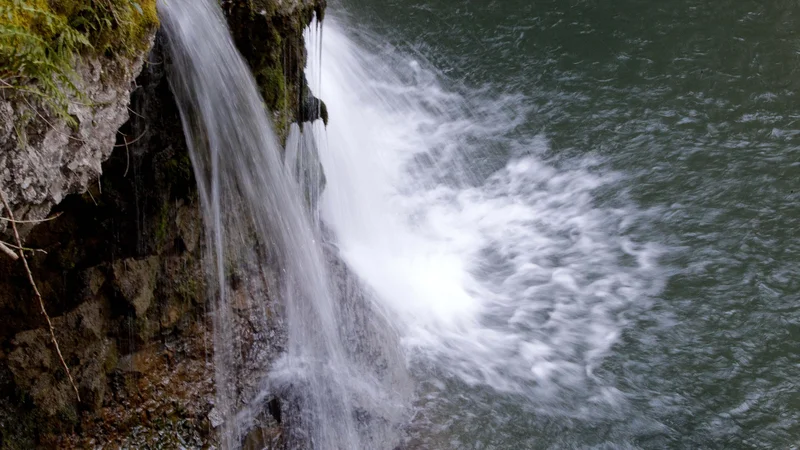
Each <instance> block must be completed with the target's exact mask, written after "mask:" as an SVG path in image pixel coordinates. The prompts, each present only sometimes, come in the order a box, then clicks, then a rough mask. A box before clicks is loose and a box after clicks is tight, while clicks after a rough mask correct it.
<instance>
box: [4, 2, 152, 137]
mask: <svg viewBox="0 0 800 450" xmlns="http://www.w3.org/2000/svg"><path fill="white" fill-rule="evenodd" d="M157 26H158V15H157V12H156V0H0V84H2V85H3V88H5V89H8V88H11V89H12V91H16V92H24V93H27V94H31V95H32V96H33V98H34V99H35V100H40V101H42V102H43V103H44V104H45V105H47V106H49V107H50V109H51V110H52V111H53V112H54V113H56V114H57V115H59V116H61V117H62V118H64V119H65V120H67V121H68V122H71V121H70V117H69V115H68V114H67V113H66V107H67V102H68V100H67V99H68V98H69V97H70V96H74V97H78V98H81V93H80V91H79V89H77V87H76V86H75V84H74V82H75V73H74V64H75V58H76V57H78V56H105V57H109V58H116V57H118V56H122V57H133V56H136V55H138V54H141V53H142V52H144V51H146V50H147V49H148V47H149V36H150V35H151V34H152V32H153V30H154V29H155V28H156V27H157Z"/></svg>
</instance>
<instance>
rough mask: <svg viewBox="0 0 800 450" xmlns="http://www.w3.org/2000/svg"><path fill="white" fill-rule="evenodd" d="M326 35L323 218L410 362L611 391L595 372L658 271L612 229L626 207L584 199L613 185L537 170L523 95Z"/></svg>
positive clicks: (599, 395)
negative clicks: (462, 81) (446, 77)
mask: <svg viewBox="0 0 800 450" xmlns="http://www.w3.org/2000/svg"><path fill="white" fill-rule="evenodd" d="M326 26H327V27H328V29H326V34H325V41H324V42H323V47H324V50H323V52H324V57H323V67H322V71H323V73H324V76H323V77H322V84H323V87H322V90H323V92H325V101H326V103H327V105H328V109H329V111H330V116H331V122H330V126H329V128H328V143H327V150H324V151H323V152H322V160H323V165H324V167H325V173H326V176H327V179H328V188H327V191H326V192H325V194H324V196H323V197H324V198H323V216H324V218H325V220H326V222H327V223H328V225H329V226H330V227H331V228H332V229H333V230H334V231H335V233H336V236H337V242H338V245H339V249H340V252H341V254H342V255H343V257H344V258H345V260H346V261H347V262H348V264H350V265H351V267H352V268H353V269H354V270H355V272H356V273H358V274H359V276H360V277H362V279H363V280H364V281H365V283H367V284H368V285H369V286H370V287H371V288H372V289H373V290H374V291H375V292H376V293H377V300H376V301H378V302H380V305H379V306H380V307H381V309H382V310H384V311H386V313H387V314H389V315H390V316H391V317H392V318H393V319H394V320H395V321H396V322H397V323H399V326H400V328H401V329H402V330H403V335H404V341H403V342H404V345H405V346H406V350H407V354H408V357H409V360H410V361H411V362H412V363H413V362H424V363H425V364H432V365H434V366H435V367H437V368H438V370H440V371H441V372H442V373H445V374H447V375H448V376H452V377H456V378H457V379H459V380H461V381H462V382H464V383H467V384H470V385H486V386H489V387H491V388H493V389H495V390H498V391H503V392H509V393H513V394H520V395H523V396H525V397H526V398H528V399H529V400H530V401H532V402H536V401H542V399H543V398H544V397H546V396H549V395H557V394H559V393H561V392H563V390H564V389H567V390H569V391H571V392H582V393H583V394H581V395H582V396H583V397H585V398H587V399H588V398H594V399H601V400H602V399H607V398H609V397H610V396H613V395H614V394H613V393H614V392H616V391H614V390H613V389H611V390H610V389H608V388H604V387H602V382H601V381H599V380H597V378H596V376H594V375H593V373H594V370H595V368H596V367H597V365H598V364H600V363H601V362H602V359H603V358H604V357H605V356H606V355H607V354H608V352H609V351H610V349H611V348H612V347H613V345H614V343H615V342H616V341H617V340H618V338H619V335H620V333H621V332H622V330H623V329H624V328H625V326H626V322H625V319H624V314H623V313H624V312H625V311H629V310H631V309H632V308H633V309H635V307H636V305H637V303H639V302H645V301H646V298H647V296H648V295H649V294H652V293H653V292H654V291H655V290H657V289H658V288H659V286H660V282H661V281H660V280H661V277H662V275H661V274H660V272H659V270H658V267H657V264H656V262H655V261H656V260H657V257H658V254H659V251H658V249H657V247H656V246H654V245H651V244H647V243H636V242H635V240H632V239H631V237H630V236H627V235H626V234H625V233H624V232H623V231H624V230H625V229H626V227H629V226H630V224H631V223H635V222H636V221H638V220H640V219H641V217H640V216H641V215H640V213H639V212H638V211H637V210H636V209H635V208H633V207H616V208H603V207H599V206H597V204H596V203H597V202H596V198H595V197H596V195H595V191H596V190H597V189H598V188H600V187H604V186H609V185H613V183H615V182H616V181H617V180H618V177H619V175H617V174H613V173H602V171H598V170H595V169H594V168H593V167H594V166H590V163H593V162H581V161H573V162H567V163H563V164H559V165H558V166H557V165H554V164H552V163H550V162H548V161H547V160H545V159H544V158H543V156H542V155H543V154H544V153H546V151H547V149H548V148H549V143H548V142H547V138H546V136H544V135H541V134H536V133H532V134H531V135H525V134H524V133H520V132H519V130H518V129H519V127H521V126H524V123H525V117H526V114H527V109H526V108H525V101H524V100H525V99H524V98H521V97H520V96H513V95H506V96H499V95H498V96H494V97H493V96H492V95H491V93H486V92H481V93H479V94H475V95H480V98H470V95H461V94H457V93H454V92H448V91H447V90H446V89H445V88H443V86H442V85H441V84H440V83H439V82H438V81H437V80H438V79H439V78H440V77H439V76H438V74H437V73H435V72H434V71H433V70H432V69H431V68H430V67H429V65H428V64H427V63H426V62H425V61H423V60H420V58H419V57H418V56H417V55H415V57H414V58H411V57H407V56H405V55H403V54H402V53H401V52H399V51H397V50H396V49H387V48H385V47H384V46H383V45H382V44H381V43H380V41H378V40H374V39H371V38H370V37H369V36H368V35H367V34H362V33H360V35H361V36H366V37H362V38H361V40H360V42H359V43H358V44H356V43H354V42H353V41H351V40H349V39H348V38H347V37H346V36H345V35H344V34H343V32H342V31H341V27H340V26H339V25H338V24H337V23H336V22H335V21H330V22H327V23H326ZM378 55H380V56H378ZM398 67H404V68H405V69H400V70H401V71H402V70H409V69H410V72H411V73H412V74H413V76H412V77H404V76H403V75H404V74H402V73H398V71H397V69H396V68H398ZM420 80H424V81H420ZM490 165H494V166H496V170H493V173H491V174H490V175H489V176H479V175H476V173H479V172H481V170H482V169H484V168H485V167H488V166H490ZM603 401H604V400H603Z"/></svg>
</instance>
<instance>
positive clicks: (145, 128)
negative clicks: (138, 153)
mask: <svg viewBox="0 0 800 450" xmlns="http://www.w3.org/2000/svg"><path fill="white" fill-rule="evenodd" d="M148 131H150V130H148V129H147V127H144V131H142V134H140V135H139V137H137V138H136V139H134V140H132V141H130V142H128V136H126V135H124V134H123V135H122V138H123V139H125V143H124V144H114V147H125V146H127V145H128V144H133V143H135V142H136V141H138V140H139V139H141V138H143V137H144V135H146V134H147V132H148ZM120 134H122V133H120Z"/></svg>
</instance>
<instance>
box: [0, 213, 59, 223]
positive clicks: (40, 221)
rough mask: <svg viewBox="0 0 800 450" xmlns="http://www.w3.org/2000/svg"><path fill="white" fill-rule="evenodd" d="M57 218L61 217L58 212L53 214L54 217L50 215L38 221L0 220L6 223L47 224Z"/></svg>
mask: <svg viewBox="0 0 800 450" xmlns="http://www.w3.org/2000/svg"><path fill="white" fill-rule="evenodd" d="M59 217H61V213H60V212H59V213H55V215H52V216H50V217H46V218H44V219H39V220H12V219H9V218H8V217H0V220H5V221H6V222H14V223H42V222H49V221H51V220H56V219H58V218H59Z"/></svg>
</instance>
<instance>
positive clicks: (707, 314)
mask: <svg viewBox="0 0 800 450" xmlns="http://www.w3.org/2000/svg"><path fill="white" fill-rule="evenodd" d="M333 8H335V9H338V10H339V11H341V10H344V11H346V12H347V14H348V15H349V17H350V19H349V20H351V21H354V22H356V23H359V24H361V26H364V27H366V28H368V29H371V30H373V31H374V32H375V33H377V35H379V36H382V37H383V38H384V39H385V41H386V44H387V45H390V46H395V47H398V48H400V49H402V51H405V52H409V53H413V54H417V55H419V56H420V57H422V58H425V59H427V60H428V61H430V63H431V64H432V65H433V66H434V67H436V68H437V69H438V70H439V71H440V72H441V74H442V78H443V80H444V81H443V83H444V84H447V85H449V87H450V88H452V89H453V90H457V91H459V92H462V93H464V95H465V96H472V97H474V98H475V99H477V101H481V99H487V100H486V101H489V100H488V99H490V98H498V97H501V96H504V95H505V96H512V97H514V98H518V100H517V102H516V107H514V108H513V109H512V110H510V111H509V114H511V115H517V114H524V120H522V121H521V125H519V126H517V127H515V128H514V129H513V130H511V131H510V132H509V133H510V136H508V137H509V138H519V139H523V138H525V137H530V136H544V137H546V139H547V141H548V148H547V154H546V155H544V156H543V157H544V158H546V159H547V160H548V161H549V162H550V164H552V165H554V166H556V167H558V166H560V165H561V164H568V162H569V161H573V160H575V159H576V158H581V159H586V158H590V159H593V160H595V161H597V162H596V164H595V165H594V166H592V167H593V168H592V170H596V171H601V172H614V173H618V174H620V176H619V180H618V181H617V183H616V184H615V185H613V186H612V187H605V188H602V189H600V190H598V191H597V192H595V198H594V202H595V203H596V204H597V205H600V206H603V207H609V208H611V207H614V206H615V205H616V204H617V203H618V202H620V201H621V200H620V195H621V194H620V193H622V192H624V198H625V201H627V202H632V203H633V204H634V205H636V207H637V208H638V209H639V210H640V211H644V212H645V214H646V216H647V220H646V221H643V222H638V224H637V225H634V227H638V228H637V229H636V233H635V235H636V238H635V239H637V240H641V241H647V242H652V243H656V244H658V245H659V246H661V247H662V248H664V249H666V250H665V251H664V252H663V254H662V255H661V256H660V259H659V261H658V264H659V266H660V269H659V270H661V271H662V273H663V274H664V280H665V281H664V285H663V287H662V288H661V289H659V291H658V293H657V294H655V295H653V297H652V298H650V299H648V301H647V306H646V307H642V308H640V309H638V310H636V311H635V312H631V313H630V316H629V317H628V320H629V322H628V324H627V326H626V327H625V328H624V329H623V330H622V331H621V336H620V337H619V339H618V340H617V341H616V343H615V344H614V346H613V348H612V350H611V352H610V353H609V355H608V356H607V357H606V358H605V359H604V360H603V363H602V364H601V365H600V367H599V368H598V369H596V371H595V375H596V376H597V377H599V378H600V379H602V380H603V383H605V384H607V385H610V386H613V387H614V389H616V390H618V391H619V392H621V393H622V394H624V397H625V399H626V401H625V403H624V405H620V406H618V407H616V408H605V407H604V408H599V409H598V410H597V411H595V412H589V413H587V414H576V413H572V414H557V413H553V414H549V413H548V412H547V408H544V407H542V406H541V405H539V406H537V407H530V408H529V407H528V406H526V404H525V402H524V401H522V400H520V399H518V398H513V397H507V396H501V395H499V394H497V393H496V392H494V391H493V390H492V389H489V388H481V387H466V386H462V387H456V388H454V389H455V391H454V392H458V393H459V394H455V397H458V398H460V397H463V398H462V400H463V401H460V400H459V399H458V398H456V399H454V401H453V403H451V404H449V405H448V407H447V408H444V409H443V410H441V411H439V412H438V415H435V416H434V417H433V418H428V419H427V420H428V422H430V423H428V425H426V427H425V428H426V430H424V431H421V432H420V433H427V436H426V437H421V438H419V439H418V442H417V447H418V448H498V449H516V448H520V449H527V448H531V449H533V448H647V449H650V448H653V449H658V448H681V449H682V448H686V449H694V448H712V449H716V448H719V449H748V448H770V449H772V448H774V449H789V448H800V241H798V239H797V237H798V236H797V235H798V233H799V232H800V4H798V3H797V2H796V1H782V0H773V1H768V2H756V1H730V0H720V1H698V0H665V1H661V2H652V1H649V2H648V1H635V0H620V1H616V2H609V1H605V2H601V1H566V0H558V1H552V0H551V1H541V2H539V1H537V2H529V1H519V0H504V1H490V0H471V1H469V0H468V1H456V0H381V1H377V0H343V1H342V2H341V3H340V4H338V5H334V6H333ZM505 152H506V150H504V148H503V147H502V146H495V147H492V149H491V151H489V150H487V154H486V155H473V156H476V157H478V158H477V159H475V161H476V163H475V164H481V165H482V167H480V168H477V169H476V170H477V171H479V172H480V171H485V172H486V173H487V174H488V173H491V172H492V171H493V170H496V169H497V168H499V167H500V166H502V164H504V161H505V155H506V153H505ZM476 405H477V406H476ZM585 408H586V409H589V410H591V409H592V408H593V406H592V405H591V404H587V405H586V406H585ZM444 417H447V419H444ZM587 417H589V418H587ZM437 421H439V423H438V424H437V423H436V422H437Z"/></svg>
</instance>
